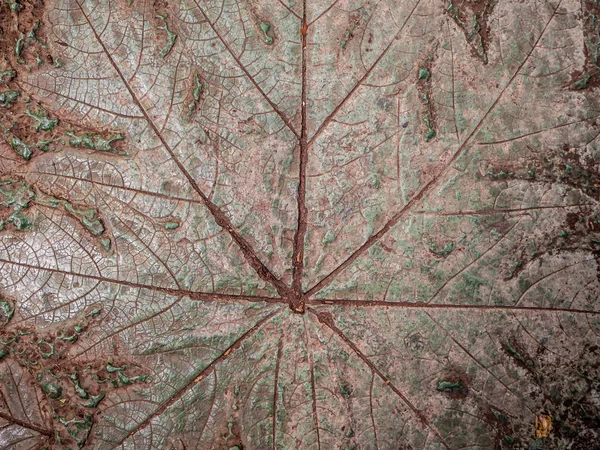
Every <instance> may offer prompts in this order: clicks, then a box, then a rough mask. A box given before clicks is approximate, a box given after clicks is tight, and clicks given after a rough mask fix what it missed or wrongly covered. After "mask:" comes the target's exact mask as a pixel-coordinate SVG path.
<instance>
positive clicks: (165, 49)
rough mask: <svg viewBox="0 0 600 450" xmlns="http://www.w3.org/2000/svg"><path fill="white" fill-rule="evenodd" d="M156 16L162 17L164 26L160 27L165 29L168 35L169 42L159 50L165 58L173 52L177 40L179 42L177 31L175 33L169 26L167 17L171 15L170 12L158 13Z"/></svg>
mask: <svg viewBox="0 0 600 450" xmlns="http://www.w3.org/2000/svg"><path fill="white" fill-rule="evenodd" d="M155 17H156V18H157V19H160V21H161V22H162V23H163V26H161V27H158V29H159V30H164V32H165V33H166V35H167V42H166V43H165V45H164V46H163V47H162V48H161V49H160V50H159V53H160V56H162V57H163V58H166V57H167V55H168V54H169V53H171V50H172V49H173V46H174V45H175V42H177V33H174V32H173V31H172V30H171V29H170V28H169V25H168V24H167V18H168V17H169V15H168V14H157V15H156V16H155Z"/></svg>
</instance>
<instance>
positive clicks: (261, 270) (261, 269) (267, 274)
mask: <svg viewBox="0 0 600 450" xmlns="http://www.w3.org/2000/svg"><path fill="white" fill-rule="evenodd" d="M76 2H77V5H78V6H79V9H80V10H81V13H82V14H83V16H84V17H85V19H86V21H87V23H88V25H89V26H90V29H91V30H92V33H94V36H95V38H96V40H97V41H98V44H100V46H101V47H102V50H103V51H104V54H105V55H106V57H107V58H108V60H109V62H110V64H111V65H112V66H113V68H114V70H115V72H116V73H117V74H118V75H119V78H121V81H122V82H123V85H124V86H125V88H126V89H127V91H128V92H129V95H130V96H131V98H132V100H133V102H134V103H135V104H136V106H137V107H138V108H139V110H140V111H141V112H142V114H143V116H144V118H145V119H146V121H147V123H148V124H149V125H150V127H151V128H152V130H153V131H154V134H155V135H156V137H157V138H158V139H159V140H160V142H161V143H162V145H163V147H164V149H165V150H166V151H167V153H169V155H170V156H171V159H172V160H173V162H174V163H175V164H176V165H177V167H178V168H179V170H180V171H181V173H182V174H183V175H184V176H185V178H186V179H187V180H188V182H189V183H190V185H191V186H192V188H193V189H194V190H195V191H196V192H197V194H198V195H199V196H200V198H201V199H202V201H203V202H204V204H205V206H206V207H207V208H208V210H209V211H210V213H211V215H212V216H213V218H214V220H215V222H216V223H217V224H218V225H219V226H220V227H221V228H223V229H224V230H226V231H227V232H228V233H229V235H230V236H231V238H232V239H233V240H234V241H235V242H236V243H237V245H238V246H239V247H240V249H241V251H242V253H243V255H244V258H245V259H246V261H247V262H248V264H250V266H251V267H252V268H253V269H254V270H255V271H256V273H257V274H258V276H259V277H260V278H262V279H263V280H264V281H266V282H267V283H269V284H271V285H272V286H273V287H274V288H275V289H276V290H277V292H278V293H279V295H281V296H282V297H289V294H290V292H291V290H290V288H289V287H288V286H287V285H286V284H285V283H283V282H282V281H281V280H280V279H279V278H277V277H276V276H275V275H274V274H273V273H272V272H271V271H270V270H269V269H268V268H267V266H265V265H264V264H263V263H262V261H261V260H260V259H259V258H258V257H257V256H256V254H255V253H254V250H253V249H252V247H251V246H250V244H249V243H248V242H247V241H246V240H245V239H244V238H243V237H242V236H241V235H240V234H239V233H238V232H237V230H235V229H234V227H233V224H232V223H231V220H230V219H229V217H227V215H226V214H225V213H224V212H223V211H221V209H220V208H219V207H218V206H217V205H216V204H214V203H213V202H212V201H210V199H209V198H208V197H207V196H206V195H205V194H204V192H203V191H202V189H200V186H199V185H198V183H196V180H195V179H194V178H193V177H192V175H191V174H190V173H189V172H188V171H187V169H186V168H185V166H184V165H183V163H182V162H181V161H180V160H179V158H177V156H176V155H175V152H174V151H173V149H172V148H171V147H170V146H169V144H168V143H167V141H166V140H165V138H164V137H163V135H162V133H161V132H160V130H159V129H158V127H157V126H156V124H155V123H154V121H153V120H152V119H151V118H150V115H149V114H148V112H147V111H146V109H145V108H144V107H143V105H142V103H141V102H140V100H139V99H138V97H137V95H136V94H135V92H134V91H133V89H132V87H131V85H130V84H129V82H128V81H127V79H126V78H125V76H124V75H123V73H122V72H121V70H120V69H119V66H118V65H117V64H116V62H115V60H114V59H113V57H112V56H111V54H110V52H109V51H108V49H107V48H106V45H105V44H104V42H103V41H102V39H100V36H99V35H98V33H97V31H96V29H95V28H94V26H93V25H92V22H91V21H90V19H89V17H88V15H87V14H86V13H85V10H84V9H83V7H82V6H81V4H80V3H79V0H76ZM207 20H208V19H207ZM211 26H212V25H211ZM240 67H241V66H240ZM250 78H251V77H250Z"/></svg>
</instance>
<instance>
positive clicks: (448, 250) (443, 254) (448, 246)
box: [429, 242, 456, 258]
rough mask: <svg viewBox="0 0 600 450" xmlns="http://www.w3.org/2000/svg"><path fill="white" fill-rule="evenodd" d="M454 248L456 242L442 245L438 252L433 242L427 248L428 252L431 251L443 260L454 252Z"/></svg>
mask: <svg viewBox="0 0 600 450" xmlns="http://www.w3.org/2000/svg"><path fill="white" fill-rule="evenodd" d="M455 246H456V242H448V243H447V244H446V245H444V248H443V249H441V250H438V249H437V244H436V243H435V242H434V243H432V244H431V245H430V246H429V250H431V251H432V252H433V253H435V254H436V255H438V256H441V257H442V258H445V257H446V256H448V255H449V254H450V253H452V250H454V247H455Z"/></svg>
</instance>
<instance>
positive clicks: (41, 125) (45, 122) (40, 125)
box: [25, 108, 58, 131]
mask: <svg viewBox="0 0 600 450" xmlns="http://www.w3.org/2000/svg"><path fill="white" fill-rule="evenodd" d="M25 114H27V115H28V116H29V117H31V118H32V119H33V120H35V121H36V122H37V124H36V125H35V131H40V130H43V131H52V130H53V129H54V127H56V125H58V119H54V120H51V119H49V118H48V113H47V112H46V111H44V110H43V109H42V108H38V110H37V111H33V112H32V111H30V110H29V108H27V110H26V111H25Z"/></svg>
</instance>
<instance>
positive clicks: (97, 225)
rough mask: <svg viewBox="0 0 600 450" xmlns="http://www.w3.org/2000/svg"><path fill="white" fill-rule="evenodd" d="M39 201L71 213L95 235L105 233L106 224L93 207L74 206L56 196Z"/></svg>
mask: <svg viewBox="0 0 600 450" xmlns="http://www.w3.org/2000/svg"><path fill="white" fill-rule="evenodd" d="M39 203H41V204H43V205H46V206H49V207H51V208H57V209H63V210H65V211H66V212H68V213H70V214H71V215H73V216H75V217H76V218H77V219H78V220H79V222H80V223H81V224H82V225H83V226H84V227H85V228H86V229H87V230H88V231H89V232H90V233H92V234H93V235H94V236H100V235H101V234H102V233H104V225H103V224H102V222H101V221H100V219H98V218H97V216H96V215H97V214H98V211H96V210H95V209H92V208H88V209H79V208H77V207H76V206H73V205H72V204H71V203H69V202H68V201H66V200H60V199H57V198H54V197H48V198H45V199H40V200H39Z"/></svg>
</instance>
